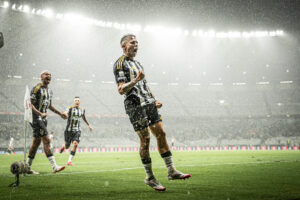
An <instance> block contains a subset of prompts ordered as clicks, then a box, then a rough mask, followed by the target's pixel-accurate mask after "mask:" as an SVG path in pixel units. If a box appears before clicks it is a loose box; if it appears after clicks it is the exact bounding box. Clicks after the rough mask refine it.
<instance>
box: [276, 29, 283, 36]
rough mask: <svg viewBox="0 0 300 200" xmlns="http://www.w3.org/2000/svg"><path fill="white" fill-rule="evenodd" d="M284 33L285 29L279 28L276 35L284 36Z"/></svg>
mask: <svg viewBox="0 0 300 200" xmlns="http://www.w3.org/2000/svg"><path fill="white" fill-rule="evenodd" d="M283 34H284V32H283V30H277V31H276V35H278V36H282V35H283Z"/></svg>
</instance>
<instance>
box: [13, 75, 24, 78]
mask: <svg viewBox="0 0 300 200" xmlns="http://www.w3.org/2000/svg"><path fill="white" fill-rule="evenodd" d="M13 77H14V78H17V79H21V78H22V76H18V75H14V76H13Z"/></svg>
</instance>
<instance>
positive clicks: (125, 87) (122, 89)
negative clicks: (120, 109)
mask: <svg viewBox="0 0 300 200" xmlns="http://www.w3.org/2000/svg"><path fill="white" fill-rule="evenodd" d="M137 82H138V81H137V80H136V79H133V80H132V81H130V82H128V83H125V82H121V83H119V84H118V90H119V93H120V94H125V93H127V92H128V91H130V90H131V89H132V88H133V87H134V86H135V84H136V83H137Z"/></svg>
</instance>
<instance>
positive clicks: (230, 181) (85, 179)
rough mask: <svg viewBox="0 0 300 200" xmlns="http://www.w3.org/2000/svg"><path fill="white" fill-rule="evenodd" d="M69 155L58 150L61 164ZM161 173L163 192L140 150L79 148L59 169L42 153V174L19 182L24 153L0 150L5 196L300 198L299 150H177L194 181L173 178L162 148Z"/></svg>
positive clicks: (37, 163)
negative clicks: (15, 167)
mask: <svg viewBox="0 0 300 200" xmlns="http://www.w3.org/2000/svg"><path fill="white" fill-rule="evenodd" d="M68 156H69V154H66V153H64V154H57V155H56V161H57V163H58V164H59V165H63V164H66V162H67V159H68ZM151 157H152V163H153V171H154V173H155V175H156V178H157V179H158V180H159V181H160V182H161V183H162V184H163V185H164V186H165V187H166V188H167V190H166V191H165V192H157V191H155V190H153V189H152V188H150V187H149V186H146V185H145V184H144V182H143V180H144V178H145V173H144V169H143V167H142V164H141V161H140V158H139V155H138V153H137V152H128V153H125V152H122V153H77V154H76V156H75V157H74V159H73V163H74V166H71V167H69V166H67V167H66V169H65V170H64V171H63V172H60V173H58V174H53V173H52V169H51V167H50V164H49V161H48V160H47V158H46V157H45V155H43V154H38V155H37V156H36V158H35V160H34V163H33V166H32V168H33V169H34V170H36V171H38V172H40V173H41V174H40V175H27V176H26V177H23V176H21V178H20V180H21V184H20V186H19V187H18V188H16V189H14V190H13V191H12V189H11V188H9V187H8V185H9V184H10V183H12V182H13V181H14V177H13V175H11V173H10V171H9V168H10V165H11V163H13V162H14V161H20V160H22V159H23V155H11V156H8V155H0V179H1V181H0V199H10V194H11V199H30V200H31V199H55V200H58V199H72V200H73V199H143V200H144V199H151V200H153V199H164V200H167V199H172V200H174V199H217V200H221V199H224V200H229V199H230V200H235V199H255V200H257V199H289V200H292V199H293V200H296V199H300V152H299V151H208V152H206V151H203V152H173V160H174V163H175V165H176V166H177V169H178V170H180V171H182V172H184V173H190V174H191V175H192V177H191V178H190V179H188V180H176V181H168V180H167V170H166V168H165V167H164V163H163V160H162V159H161V158H160V156H159V154H158V153H157V152H151Z"/></svg>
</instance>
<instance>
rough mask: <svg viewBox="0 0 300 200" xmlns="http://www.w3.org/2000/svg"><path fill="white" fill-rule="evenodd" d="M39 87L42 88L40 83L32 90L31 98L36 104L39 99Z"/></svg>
mask: <svg viewBox="0 0 300 200" xmlns="http://www.w3.org/2000/svg"><path fill="white" fill-rule="evenodd" d="M39 89H40V85H39V84H38V85H37V86H35V87H33V88H32V90H31V92H30V99H31V103H32V104H35V103H36V102H37V100H38V94H39V92H38V91H39Z"/></svg>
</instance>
